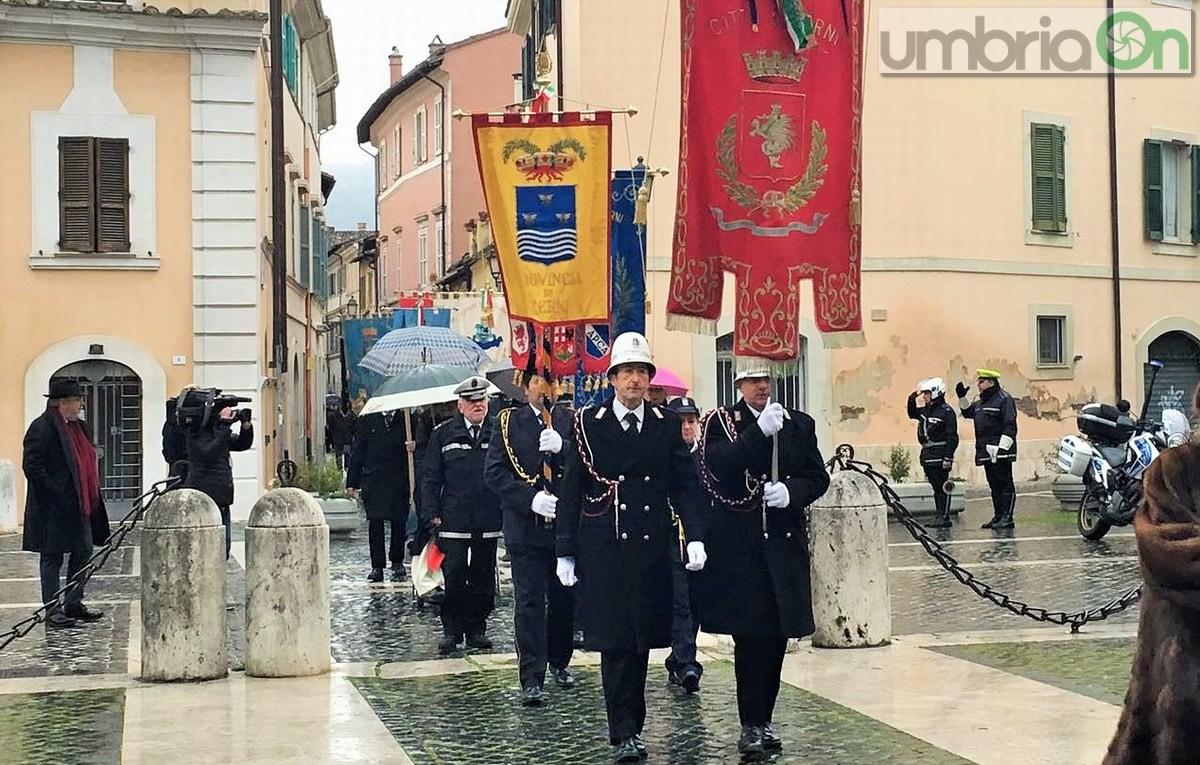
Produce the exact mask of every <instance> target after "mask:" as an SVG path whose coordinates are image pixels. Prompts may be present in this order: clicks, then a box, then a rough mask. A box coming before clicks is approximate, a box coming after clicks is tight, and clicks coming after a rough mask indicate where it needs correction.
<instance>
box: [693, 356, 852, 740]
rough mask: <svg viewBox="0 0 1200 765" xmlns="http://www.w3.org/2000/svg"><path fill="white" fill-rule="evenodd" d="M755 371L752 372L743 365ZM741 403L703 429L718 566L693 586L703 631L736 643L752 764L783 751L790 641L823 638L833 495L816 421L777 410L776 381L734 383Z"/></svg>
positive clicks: (742, 376)
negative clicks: (821, 540)
mask: <svg viewBox="0 0 1200 765" xmlns="http://www.w3.org/2000/svg"><path fill="white" fill-rule="evenodd" d="M743 363H745V362H743ZM734 384H735V385H737V389H738V393H740V394H741V400H740V401H738V402H737V404H735V405H734V406H730V407H717V408H716V409H712V410H710V411H709V413H708V414H707V415H706V416H705V418H704V422H703V425H702V426H701V437H700V440H701V447H700V455H701V456H700V465H701V467H700V474H701V480H702V481H703V484H704V488H705V490H706V491H707V492H708V496H709V497H710V499H711V500H712V502H713V512H712V514H711V516H710V517H709V523H708V529H707V537H706V539H707V541H708V549H707V552H708V554H709V560H708V565H707V567H706V568H705V569H704V571H702V572H701V573H699V574H694V575H693V576H692V581H691V591H692V606H693V609H694V612H695V615H696V617H697V619H698V620H699V622H700V629H702V630H704V631H705V632H709V633H713V634H721V635H731V636H732V637H733V646H734V647H733V662H734V676H735V678H736V681H737V699H738V717H739V720H740V722H741V726H742V730H741V737H740V738H739V739H738V751H739V752H740V753H741V754H742V755H743V756H745V757H747V758H756V757H760V756H762V755H763V753H764V752H770V751H774V750H778V749H781V748H782V747H783V742H782V741H781V740H780V737H779V734H778V733H777V732H776V731H775V727H774V725H773V722H772V715H773V714H774V711H775V700H776V698H777V697H778V695H779V683H780V674H781V672H782V669H783V655H784V651H785V650H786V649H787V642H788V638H793V637H794V638H801V637H805V636H807V635H810V634H812V632H813V629H814V623H813V613H812V594H811V586H810V582H811V570H810V563H809V558H808V545H807V542H806V538H807V528H806V525H805V509H806V508H807V507H808V506H809V505H810V504H812V503H813V502H814V501H816V499H817V498H819V497H820V496H821V495H822V494H824V493H825V490H826V489H828V488H829V475H828V473H826V472H825V461H824V460H823V459H822V458H821V452H820V450H819V449H818V448H817V435H816V424H815V423H814V422H813V419H812V418H811V417H809V416H808V415H807V414H804V413H803V412H800V411H798V410H796V409H788V408H785V407H784V406H783V405H782V404H780V403H779V402H777V401H772V400H771V372H770V371H769V370H768V369H767V368H766V367H765V365H764V366H763V367H747V368H744V369H743V371H741V372H739V373H738V375H737V376H736V377H735V378H734Z"/></svg>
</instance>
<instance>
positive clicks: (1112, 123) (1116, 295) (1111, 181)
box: [1105, 0, 1122, 400]
mask: <svg viewBox="0 0 1200 765" xmlns="http://www.w3.org/2000/svg"><path fill="white" fill-rule="evenodd" d="M1105 8H1106V10H1107V11H1108V15H1109V17H1110V18H1111V17H1112V13H1113V0H1106V6H1105ZM1111 45H1112V43H1111V41H1110V42H1109V46H1110V49H1111ZM1106 79H1107V83H1108V217H1109V221H1110V225H1111V228H1112V230H1111V232H1110V234H1109V235H1110V236H1111V238H1112V288H1113V292H1112V295H1113V365H1114V370H1113V389H1114V391H1115V393H1116V399H1117V400H1120V399H1121V398H1122V395H1121V366H1122V360H1121V221H1120V218H1119V217H1118V215H1117V75H1116V71H1115V70H1114V69H1113V68H1112V67H1111V66H1109V67H1108V72H1107V75H1106Z"/></svg>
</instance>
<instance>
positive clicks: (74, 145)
mask: <svg viewBox="0 0 1200 765" xmlns="http://www.w3.org/2000/svg"><path fill="white" fill-rule="evenodd" d="M95 166H96V162H95V154H94V152H93V143H92V139H91V138H74V137H70V138H69V137H66V136H62V137H60V138H59V139H58V246H59V249H61V250H63V251H65V252H95V251H96V226H95V220H96V189H95V185H94V184H93V182H92V179H93V177H94V174H95Z"/></svg>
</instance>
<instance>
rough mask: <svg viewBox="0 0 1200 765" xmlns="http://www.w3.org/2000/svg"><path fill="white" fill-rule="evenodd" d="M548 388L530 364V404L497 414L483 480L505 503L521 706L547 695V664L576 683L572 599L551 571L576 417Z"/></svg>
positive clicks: (560, 678)
mask: <svg viewBox="0 0 1200 765" xmlns="http://www.w3.org/2000/svg"><path fill="white" fill-rule="evenodd" d="M548 387H549V386H548V385H547V383H546V380H545V378H543V377H542V376H541V375H538V374H535V373H533V372H532V367H531V369H530V371H529V372H527V373H526V377H525V397H526V400H527V402H528V403H527V404H525V405H522V406H519V407H514V408H511V409H505V410H503V411H502V412H500V414H499V416H498V417H497V418H496V423H497V424H496V428H497V431H498V433H497V434H496V436H494V437H493V438H492V441H491V444H490V445H489V447H488V456H487V465H486V467H485V468H484V480H485V482H486V483H487V484H488V485H489V486H491V487H493V488H494V490H495V491H496V492H497V493H498V494H499V495H500V503H501V507H502V508H503V515H504V549H505V550H506V551H507V552H508V555H509V559H510V562H511V565H512V583H513V596H514V599H515V600H516V604H515V606H514V608H513V622H514V627H515V632H516V640H517V656H518V663H519V670H520V678H521V704H522V705H523V706H538V705H540V704H541V703H542V702H543V700H544V699H545V696H544V694H543V692H542V686H543V683H544V682H545V677H546V667H547V665H549V667H550V670H551V674H552V675H553V677H554V682H555V683H557V684H558V686H559V687H562V688H569V687H571V686H573V685H574V684H575V677H574V675H572V674H571V670H569V669H568V668H567V665H568V664H569V663H570V661H571V655H572V654H573V653H574V647H573V645H572V642H571V637H572V634H571V633H572V624H573V611H574V607H575V598H574V595H573V593H572V592H571V591H570V590H568V589H567V588H566V587H564V586H563V585H562V583H560V582H559V581H558V578H557V577H556V576H555V575H554V566H555V560H554V528H555V523H556V521H555V518H556V516H557V506H558V497H557V496H556V492H557V490H558V482H559V480H560V479H561V477H562V468H563V458H564V455H565V454H566V452H567V451H569V450H570V449H571V415H570V414H569V413H568V412H567V410H566V409H564V408H562V407H554V406H553V403H552V401H551V400H550V397H549V390H548ZM546 418H549V419H550V423H549V424H547V423H546Z"/></svg>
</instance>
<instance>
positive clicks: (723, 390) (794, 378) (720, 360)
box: [716, 332, 808, 411]
mask: <svg viewBox="0 0 1200 765" xmlns="http://www.w3.org/2000/svg"><path fill="white" fill-rule="evenodd" d="M804 349H805V341H804V339H803V338H802V339H801V341H800V356H799V357H798V359H797V361H798V363H799V370H798V371H797V372H796V374H794V375H789V376H787V377H777V378H775V379H774V380H773V381H772V390H771V398H772V400H774V401H778V402H779V403H781V404H783V405H784V406H785V407H788V408H789V409H798V410H800V411H804V409H805V407H806V406H807V403H808V402H807V401H806V398H805V391H804ZM735 368H736V367H735V364H734V359H733V333H732V332H729V333H727V334H724V335H722V336H720V337H718V338H717V370H716V371H717V375H716V383H717V406H733V405H734V404H736V403H737V402H738V400H739V399H740V398H741V395H740V394H739V393H738V390H737V386H736V385H734V382H733V378H734V376H735V374H736V373H735Z"/></svg>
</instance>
